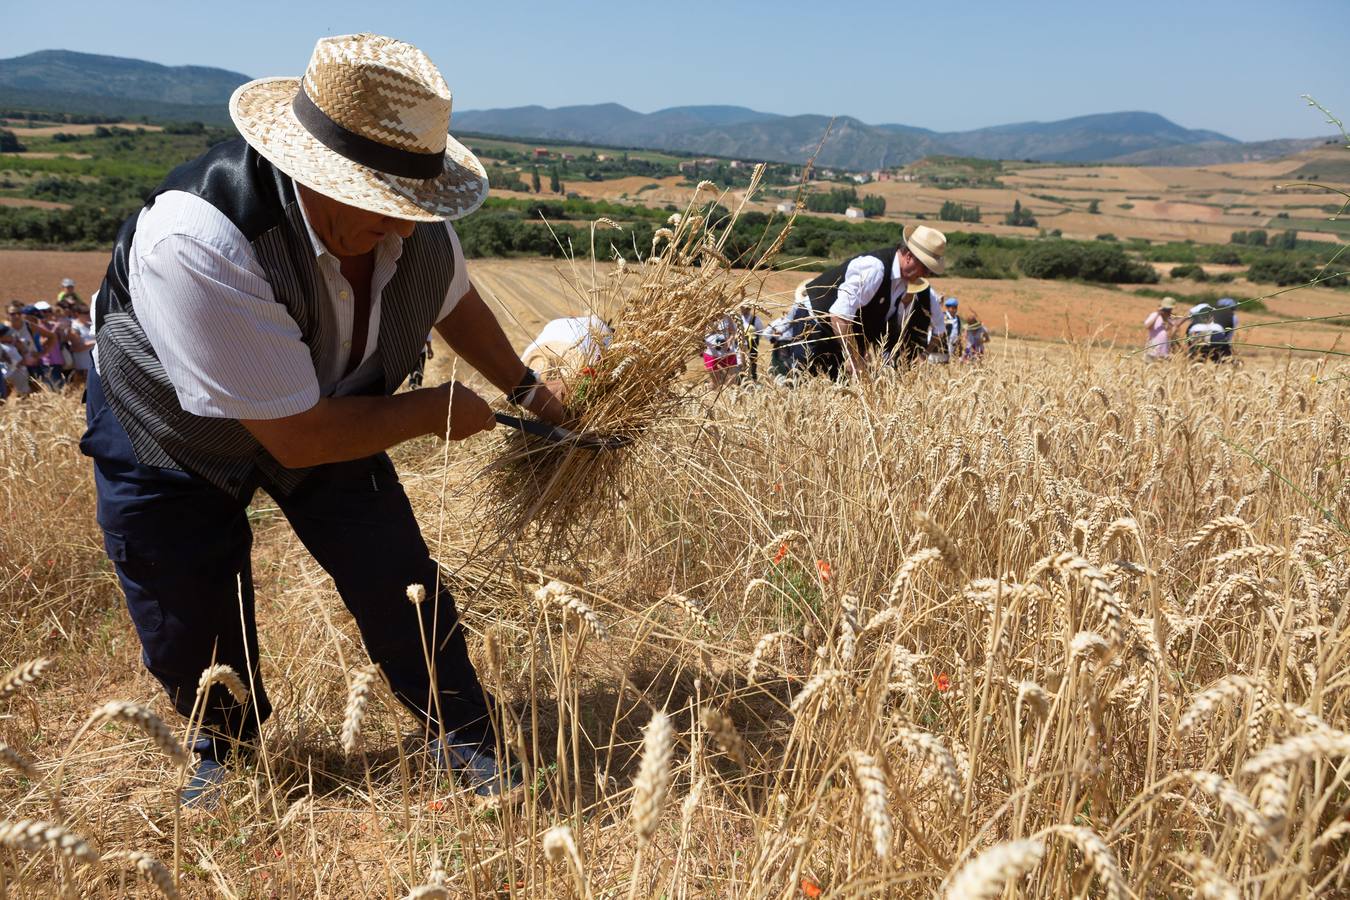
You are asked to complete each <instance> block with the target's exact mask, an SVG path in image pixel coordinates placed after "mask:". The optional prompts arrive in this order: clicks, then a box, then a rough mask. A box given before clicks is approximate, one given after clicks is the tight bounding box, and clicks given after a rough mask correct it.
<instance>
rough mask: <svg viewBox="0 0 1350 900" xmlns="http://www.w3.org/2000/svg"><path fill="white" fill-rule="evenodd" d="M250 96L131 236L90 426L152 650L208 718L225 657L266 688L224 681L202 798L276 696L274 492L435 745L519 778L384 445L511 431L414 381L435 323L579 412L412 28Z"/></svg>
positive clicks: (106, 298) (316, 54) (100, 479)
mask: <svg viewBox="0 0 1350 900" xmlns="http://www.w3.org/2000/svg"><path fill="white" fill-rule="evenodd" d="M229 108H230V116H231V118H232V119H233V121H234V124H235V126H236V127H237V128H238V130H239V133H240V135H241V136H242V137H241V138H239V139H235V140H231V141H226V142H224V143H221V144H217V145H216V146H214V147H212V148H211V149H210V150H208V151H207V152H206V153H205V154H204V155H202V156H201V157H198V158H197V159H195V160H192V161H190V162H187V163H184V164H183V165H181V166H179V167H178V168H177V169H175V170H174V171H173V172H171V173H170V174H169V176H168V178H167V179H166V180H165V181H164V183H163V184H161V185H160V186H159V187H158V188H157V189H156V190H155V191H154V192H153V193H152V194H151V195H150V197H149V199H148V200H147V201H146V204H145V206H144V208H143V209H141V210H140V211H139V212H138V213H136V214H134V215H133V216H131V217H130V218H129V219H128V220H127V221H126V223H125V224H124V225H123V226H122V228H121V230H120V231H119V232H118V235H117V239H116V242H115V245H114V249H113V255H112V262H111V264H110V265H109V266H108V270H107V274H106V276H105V278H104V280H103V283H102V285H101V287H100V289H99V291H98V294H97V298H96V303H95V317H94V319H95V325H96V349H95V358H94V362H95V367H94V372H93V373H91V375H90V378H89V387H88V398H89V400H88V417H89V428H88V431H87V432H86V434H85V436H84V438H83V439H82V441H81V448H82V450H83V451H84V452H85V453H86V454H87V455H89V456H91V457H92V458H93V460H94V475H95V484H96V488H97V494H98V508H97V509H98V520H99V524H100V525H101V526H102V529H103V534H104V543H105V546H106V548H107V552H108V555H109V557H110V558H111V560H112V562H113V564H114V566H115V568H116V571H117V576H118V580H119V582H120V583H121V586H122V589H123V591H124V593H125V595H126V601H127V607H128V609H129V611H130V614H131V618H132V621H133V623H134V624H135V626H136V630H137V633H138V636H139V637H140V640H141V645H142V650H143V659H144V661H145V664H146V666H147V668H148V669H149V670H150V672H151V673H152V674H153V675H154V676H155V677H156V678H157V679H158V680H159V681H160V682H161V684H162V685H163V686H164V688H165V690H166V691H167V692H168V694H169V697H170V700H171V701H172V702H173V704H174V706H175V707H176V708H177V709H178V711H179V712H180V713H183V714H185V715H186V714H189V713H190V712H191V711H192V710H193V709H194V702H195V700H196V695H197V684H198V680H199V678H200V676H201V674H202V672H203V671H204V670H205V669H206V668H208V667H209V666H211V665H212V664H226V665H229V666H231V667H233V668H234V669H235V670H236V671H237V672H238V673H239V674H240V675H241V677H243V679H244V682H245V683H246V684H248V685H249V686H250V688H251V691H250V694H249V696H248V698H247V700H246V701H245V702H244V703H239V702H236V701H235V700H234V699H233V698H231V697H230V695H229V694H228V693H227V692H225V691H223V690H221V689H219V688H216V689H212V690H211V691H210V692H209V694H208V696H207V697H206V700H205V703H204V709H202V710H200V713H201V722H202V727H201V730H200V732H198V733H197V734H196V735H195V736H194V744H193V749H194V750H195V751H196V752H197V753H198V755H199V757H200V760H199V763H198V766H197V769H196V771H195V773H194V774H193V776H192V778H191V779H190V780H189V783H188V786H187V789H186V790H185V791H184V792H183V796H182V800H183V801H184V802H185V803H199V802H206V803H209V802H212V801H211V799H210V798H211V796H212V788H213V787H214V786H215V785H216V784H218V783H219V782H221V781H222V780H223V779H224V777H225V774H226V770H225V769H224V768H223V766H224V765H225V764H226V762H227V760H228V757H229V754H230V753H231V752H233V751H234V750H243V751H247V749H248V747H249V746H250V745H251V744H252V743H253V742H255V741H256V738H257V736H258V728H259V723H260V722H261V721H263V720H265V719H266V718H267V716H268V713H269V712H270V709H271V707H270V703H269V700H268V697H267V693H266V690H265V688H264V686H263V684H262V683H261V681H260V679H259V673H258V670H257V664H258V657H259V653H258V641H257V634H256V627H255V623H254V589H253V578H252V570H251V564H250V558H249V557H250V553H249V551H250V544H251V534H250V529H249V519H248V516H247V514H246V510H247V507H248V504H249V500H250V498H251V497H252V496H253V494H254V493H255V491H257V490H258V489H259V488H261V489H262V490H264V491H266V492H267V493H268V494H270V495H271V497H272V498H273V500H274V501H275V503H276V505H277V507H278V508H279V509H280V511H281V513H282V514H283V515H285V516H286V518H287V519H288V520H289V521H290V523H291V525H292V527H293V528H294V529H295V531H296V532H297V534H298V535H299V537H300V540H301V541H302V542H303V543H304V545H305V546H306V548H307V549H308V550H309V551H310V553H311V554H313V556H314V557H315V559H316V560H317V561H318V562H319V564H320V565H321V566H322V567H323V568H324V569H325V570H326V571H327V572H328V574H329V575H331V576H332V578H333V581H334V583H335V586H336V588H337V590H338V593H339V594H340V595H341V596H342V599H343V601H344V603H345V604H346V606H347V607H348V609H349V610H351V612H352V613H353V615H354V616H355V619H356V624H357V626H358V628H359V629H360V632H361V636H362V639H363V641H364V642H365V645H366V650H367V651H368V653H369V654H370V657H371V659H372V660H373V661H374V662H375V663H376V664H378V665H379V667H380V671H381V674H382V677H383V678H385V679H386V680H387V681H388V683H389V685H390V687H391V688H392V690H393V693H394V694H395V696H397V697H398V699H399V700H400V701H401V702H402V703H403V704H404V705H405V706H406V707H407V708H408V709H409V711H411V712H412V713H413V715H414V717H415V718H416V719H417V720H418V721H419V723H420V724H421V726H422V729H423V731H424V734H425V736H426V739H427V741H428V751H429V754H428V755H429V758H430V759H431V760H432V761H433V762H434V764H435V765H437V766H438V767H441V768H449V769H452V770H454V771H455V772H456V773H457V774H458V775H459V776H460V777H461V779H462V780H463V781H465V782H466V784H467V786H468V787H469V788H471V789H473V790H474V791H475V792H476V793H477V794H479V795H480V796H483V797H490V796H493V795H496V794H498V793H499V792H500V791H502V790H504V789H508V788H511V787H513V786H514V785H515V784H516V779H517V778H518V775H517V774H515V772H514V769H513V767H512V766H510V765H509V763H507V762H502V763H501V764H499V763H498V759H497V756H496V753H495V747H496V746H497V740H496V738H495V735H494V734H493V728H492V724H491V721H490V719H491V716H490V712H491V704H492V701H491V699H490V698H489V697H488V695H487V694H486V693H485V692H484V690H483V688H482V686H481V684H480V683H479V680H478V677H477V675H476V673H475V672H474V668H473V665H472V664H471V663H470V661H469V656H468V653H467V650H466V646H465V641H464V635H463V631H462V629H461V628H460V626H459V622H458V616H457V613H456V610H455V604H454V599H453V598H452V597H451V595H450V593H449V591H448V590H447V589H446V586H445V584H444V580H443V579H442V578H441V577H440V573H439V570H438V567H437V564H436V562H435V561H434V560H433V559H432V558H431V556H430V554H429V553H428V550H427V546H426V543H425V541H424V540H423V538H422V535H421V533H420V530H419V528H418V525H417V521H416V519H415V517H414V515H413V512H412V508H411V506H410V505H409V502H408V498H407V496H406V495H405V493H404V491H403V488H402V486H401V485H400V483H399V479H398V475H397V473H396V472H395V470H394V467H393V464H392V463H391V462H390V460H389V457H388V455H387V454H386V453H385V451H386V450H387V449H389V448H390V447H393V446H395V445H397V444H399V443H402V442H404V441H406V440H409V439H411V438H415V437H419V436H422V435H435V436H438V437H443V438H449V439H462V438H466V437H468V436H470V435H472V434H475V433H478V432H481V431H483V430H486V429H489V428H491V427H493V414H492V410H491V408H490V407H489V406H488V404H487V402H486V401H485V400H484V399H483V398H482V397H480V396H478V395H477V394H475V393H474V392H473V391H471V390H469V389H468V388H466V387H464V386H463V385H461V384H457V383H447V384H441V385H437V386H434V387H427V388H424V389H419V390H412V391H408V392H404V393H400V394H395V391H396V390H397V389H398V387H399V386H400V385H401V384H402V383H403V381H404V379H405V378H406V377H407V376H408V374H409V373H410V372H411V371H412V369H413V368H414V366H415V365H416V363H417V359H418V356H419V354H420V353H421V351H422V348H423V346H424V343H425V340H426V336H427V334H428V332H429V331H431V330H432V329H433V328H435V329H436V330H437V331H439V332H440V333H441V335H442V336H443V337H444V338H445V340H446V341H447V342H448V343H449V345H450V347H451V348H452V349H453V350H454V351H455V352H456V353H457V354H458V355H459V356H460V357H461V358H462V359H463V360H464V362H465V363H467V364H468V365H470V366H472V367H473V368H475V369H477V370H478V371H479V372H480V373H481V374H482V375H483V376H485V377H486V379H487V380H488V381H489V382H491V383H492V384H493V385H495V386H496V387H497V388H498V389H500V390H501V391H502V392H503V393H505V394H506V395H507V397H508V399H509V400H510V401H511V402H513V403H515V404H517V405H520V406H523V407H525V408H526V409H528V410H530V411H531V412H533V413H535V414H536V415H539V416H540V417H542V418H544V419H547V420H549V421H553V422H558V421H560V420H561V419H562V418H563V417H564V416H565V415H566V411H565V409H564V408H563V407H562V406H561V404H560V403H559V402H558V400H557V399H556V398H555V397H554V396H553V395H552V393H550V392H549V391H548V390H547V388H545V387H543V386H541V385H540V383H539V381H538V378H537V377H536V376H535V375H534V373H532V372H531V371H530V370H529V369H528V368H527V367H526V366H525V364H524V363H522V362H521V360H520V359H519V358H518V357H517V356H516V354H515V351H514V349H513V348H512V346H511V344H510V342H509V341H508V340H507V338H506V336H505V335H504V334H503V332H502V329H501V326H500V325H499V324H498V322H497V320H496V318H495V317H494V316H493V314H492V313H491V312H490V311H489V309H488V307H487V306H486V304H485V303H484V302H483V300H482V299H481V298H480V297H479V295H478V293H477V291H476V290H475V289H474V286H473V283H472V281H471V280H470V278H469V273H468V271H467V269H466V266H465V261H464V255H463V252H462V251H461V249H460V246H459V240H458V238H457V237H456V235H455V231H454V228H453V226H452V225H450V224H449V223H450V222H451V221H452V220H454V219H458V218H461V217H463V216H466V215H468V214H469V213H471V212H473V211H474V210H476V209H477V208H478V207H479V206H480V205H481V204H482V202H483V200H484V198H485V197H486V196H487V192H488V182H487V176H486V173H485V171H484V169H483V166H482V164H481V163H480V162H479V161H478V160H477V159H476V158H474V156H473V154H472V153H470V152H469V151H468V150H467V149H466V148H465V147H464V146H463V145H462V144H461V143H459V142H458V141H456V140H455V139H454V138H453V137H451V136H450V135H449V126H450V116H451V93H450V89H449V87H448V86H447V85H446V83H445V80H444V79H443V78H442V77H441V74H440V73H439V72H438V71H437V69H436V67H435V65H434V64H433V63H432V62H431V60H430V59H428V58H427V57H426V56H425V55H424V54H423V53H422V52H421V51H420V50H418V49H417V48H416V47H414V46H412V45H411V44H407V43H404V42H402V41H397V40H394V39H393V38H388V37H380V36H376V35H370V34H356V35H343V36H338V37H327V38H322V39H320V40H319V41H318V43H317V44H316V46H315V48H314V51H313V54H312V55H311V57H310V60H309V65H308V67H307V68H306V69H305V72H304V75H303V76H302V77H299V78H263V79H259V80H256V81H252V82H249V83H247V84H245V85H242V86H241V87H239V88H238V89H237V90H236V91H235V92H234V95H233V97H231V99H230V107H229ZM410 599H411V600H412V601H414V602H410Z"/></svg>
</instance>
